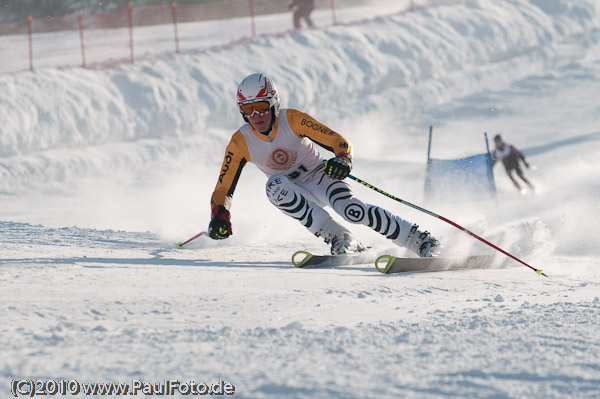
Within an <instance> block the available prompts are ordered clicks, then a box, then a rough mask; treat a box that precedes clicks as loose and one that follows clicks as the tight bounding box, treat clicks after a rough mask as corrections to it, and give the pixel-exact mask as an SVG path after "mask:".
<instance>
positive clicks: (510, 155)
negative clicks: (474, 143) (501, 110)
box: [492, 133, 534, 193]
mask: <svg viewBox="0 0 600 399" xmlns="http://www.w3.org/2000/svg"><path fill="white" fill-rule="evenodd" d="M494 142H495V144H496V148H495V149H494V153H493V155H492V159H493V162H494V164H496V162H497V161H498V159H500V160H501V161H502V163H503V164H504V169H506V174H508V177H509V178H510V180H511V181H512V182H513V183H514V185H515V187H516V188H517V190H519V191H521V193H525V192H526V190H524V189H522V188H521V185H520V184H519V183H518V182H517V180H516V179H515V178H514V177H513V175H512V172H513V170H514V171H515V172H516V173H517V175H518V176H519V177H520V178H521V180H523V181H524V182H525V183H527V185H528V186H529V187H530V188H531V189H532V190H534V187H533V184H531V182H529V180H527V179H526V178H525V176H523V170H522V169H521V166H520V165H519V160H521V161H522V162H523V165H525V167H526V168H527V169H529V163H528V162H527V160H526V159H525V156H524V155H523V153H522V152H521V151H519V150H518V149H517V148H516V147H515V146H514V145H511V144H506V143H505V142H504V141H503V140H502V136H500V133H498V134H497V135H496V136H495V137H494Z"/></svg>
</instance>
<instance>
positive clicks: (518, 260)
mask: <svg viewBox="0 0 600 399" xmlns="http://www.w3.org/2000/svg"><path fill="white" fill-rule="evenodd" d="M348 177H349V178H350V179H352V180H354V181H356V182H358V183H360V184H362V185H363V186H366V187H368V188H370V189H371V190H375V191H377V192H378V193H379V194H383V195H385V196H386V197H388V198H391V199H393V200H395V201H398V202H400V203H402V204H404V205H408V206H410V207H411V208H414V209H416V210H418V211H421V212H424V213H426V214H428V215H430V216H433V217H435V218H438V219H440V220H443V221H444V222H446V223H449V224H451V225H452V226H454V227H456V228H457V229H459V230H461V231H463V232H465V233H467V234H468V235H470V236H471V237H474V238H476V239H478V240H479V241H481V242H482V243H484V244H487V245H489V246H490V247H492V248H494V249H495V250H496V251H500V252H502V253H503V254H504V255H506V256H508V257H509V258H511V259H514V260H516V261H517V262H519V263H522V264H523V265H525V266H527V267H528V268H530V269H531V270H533V271H535V272H536V273H537V274H538V275H541V276H544V277H548V276H546V275H545V274H544V273H543V272H542V270H541V269H536V268H535V267H533V266H530V265H528V264H527V263H525V262H523V261H522V260H521V259H519V258H517V257H516V256H513V255H511V254H509V253H508V252H506V251H505V250H503V249H501V248H498V247H497V246H495V245H494V244H492V243H491V242H489V241H487V240H485V239H483V238H481V237H479V236H478V235H477V234H475V233H473V232H471V231H469V230H467V229H465V228H464V227H462V226H460V225H458V224H456V223H454V222H453V221H452V220H449V219H446V218H445V217H443V216H440V215H438V214H437V213H433V212H431V211H428V210H427V209H424V208H421V207H420V206H417V205H414V204H411V203H410V202H407V201H404V200H402V199H400V198H398V197H396V196H393V195H391V194H388V193H386V192H385V191H383V190H381V189H379V188H377V187H375V186H373V185H371V184H369V183H367V182H366V181H364V180H361V179H359V178H358V177H354V176H352V175H348Z"/></svg>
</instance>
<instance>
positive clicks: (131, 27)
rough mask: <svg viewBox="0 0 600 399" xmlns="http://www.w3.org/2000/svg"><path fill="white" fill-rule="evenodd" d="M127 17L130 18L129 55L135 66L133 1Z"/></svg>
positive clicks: (130, 3)
mask: <svg viewBox="0 0 600 399" xmlns="http://www.w3.org/2000/svg"><path fill="white" fill-rule="evenodd" d="M127 15H128V17H129V53H130V59H131V63H132V64H133V3H132V2H131V1H130V2H129V6H128V9H127Z"/></svg>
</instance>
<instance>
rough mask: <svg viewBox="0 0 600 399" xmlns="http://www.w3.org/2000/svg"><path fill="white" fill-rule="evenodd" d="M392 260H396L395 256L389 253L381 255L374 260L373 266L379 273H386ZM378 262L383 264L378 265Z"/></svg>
mask: <svg viewBox="0 0 600 399" xmlns="http://www.w3.org/2000/svg"><path fill="white" fill-rule="evenodd" d="M394 260H396V258H395V257H393V256H391V255H381V256H380V257H379V258H377V260H376V261H375V268H376V269H377V271H378V272H379V273H383V274H387V272H388V270H390V267H392V264H393V263H394ZM380 262H382V263H384V265H383V266H380V265H379V263H380Z"/></svg>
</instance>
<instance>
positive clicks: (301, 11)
mask: <svg viewBox="0 0 600 399" xmlns="http://www.w3.org/2000/svg"><path fill="white" fill-rule="evenodd" d="M314 8H315V1H314V0H294V1H292V4H290V9H294V27H295V28H296V29H300V19H304V21H305V22H306V24H307V25H308V26H313V21H312V19H311V18H310V13H311V12H312V10H313V9H314Z"/></svg>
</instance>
